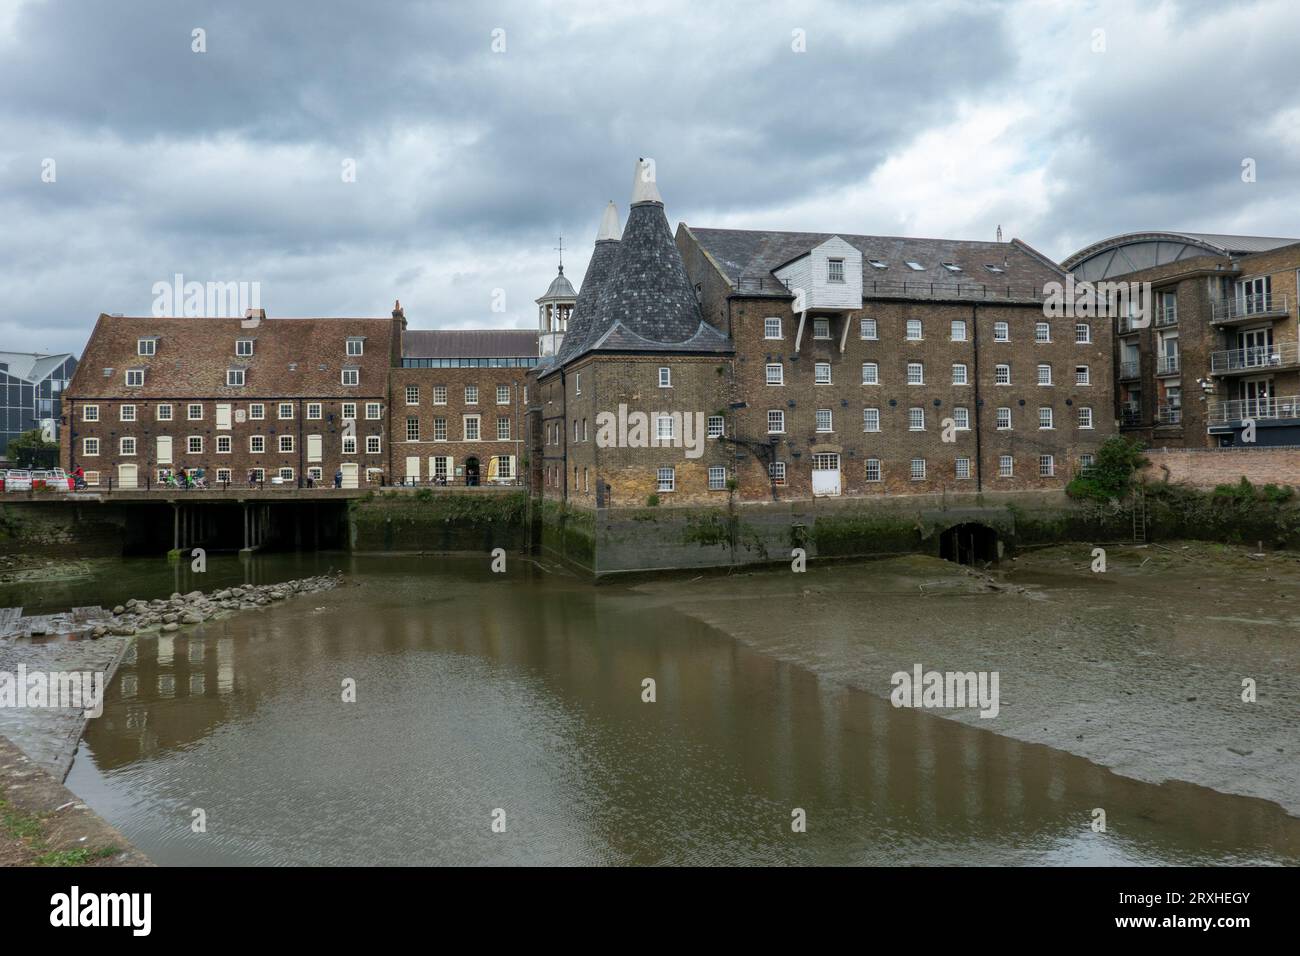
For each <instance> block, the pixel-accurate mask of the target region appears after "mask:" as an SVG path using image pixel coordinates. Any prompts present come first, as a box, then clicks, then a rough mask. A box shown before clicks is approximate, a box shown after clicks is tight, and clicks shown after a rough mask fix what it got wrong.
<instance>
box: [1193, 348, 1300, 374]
mask: <svg viewBox="0 0 1300 956" xmlns="http://www.w3.org/2000/svg"><path fill="white" fill-rule="evenodd" d="M1297 363H1300V345H1297V344H1296V343H1294V342H1286V343H1283V344H1282V345H1253V346H1251V347H1250V348H1245V349H1227V350H1225V351H1222V352H1211V353H1210V373H1211V374H1214V375H1222V374H1224V373H1226V372H1243V371H1251V370H1253V369H1270V368H1281V367H1282V366H1285V365H1295V364H1297Z"/></svg>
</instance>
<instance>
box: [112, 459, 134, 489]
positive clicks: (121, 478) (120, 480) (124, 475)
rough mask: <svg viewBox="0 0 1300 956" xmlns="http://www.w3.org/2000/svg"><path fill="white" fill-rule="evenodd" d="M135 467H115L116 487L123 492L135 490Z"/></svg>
mask: <svg viewBox="0 0 1300 956" xmlns="http://www.w3.org/2000/svg"><path fill="white" fill-rule="evenodd" d="M135 476H136V467H135V465H118V466H117V486H118V487H119V488H121V489H122V490H124V491H130V490H131V489H133V488H136V487H137V486H138V485H137V482H136V477H135Z"/></svg>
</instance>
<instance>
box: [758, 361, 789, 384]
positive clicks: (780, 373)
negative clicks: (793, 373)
mask: <svg viewBox="0 0 1300 956" xmlns="http://www.w3.org/2000/svg"><path fill="white" fill-rule="evenodd" d="M773 372H775V373H776V376H775V379H773ZM763 378H764V381H766V382H767V384H768V385H784V384H785V366H784V365H783V364H781V363H780V362H768V363H767V364H766V365H765V366H764V367H763Z"/></svg>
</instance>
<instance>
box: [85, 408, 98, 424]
mask: <svg viewBox="0 0 1300 956" xmlns="http://www.w3.org/2000/svg"><path fill="white" fill-rule="evenodd" d="M81 420H82V421H83V422H97V421H99V406H98V405H82V406H81Z"/></svg>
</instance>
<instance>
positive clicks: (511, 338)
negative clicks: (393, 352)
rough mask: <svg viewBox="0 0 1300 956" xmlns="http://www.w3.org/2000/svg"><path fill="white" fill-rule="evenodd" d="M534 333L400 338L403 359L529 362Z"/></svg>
mask: <svg viewBox="0 0 1300 956" xmlns="http://www.w3.org/2000/svg"><path fill="white" fill-rule="evenodd" d="M536 355H537V333H536V332H534V331H531V330H529V329H471V330H461V329H438V330H419V329H417V330H415V331H407V332H406V333H404V334H403V335H402V357H403V358H531V357H535V356H536Z"/></svg>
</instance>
